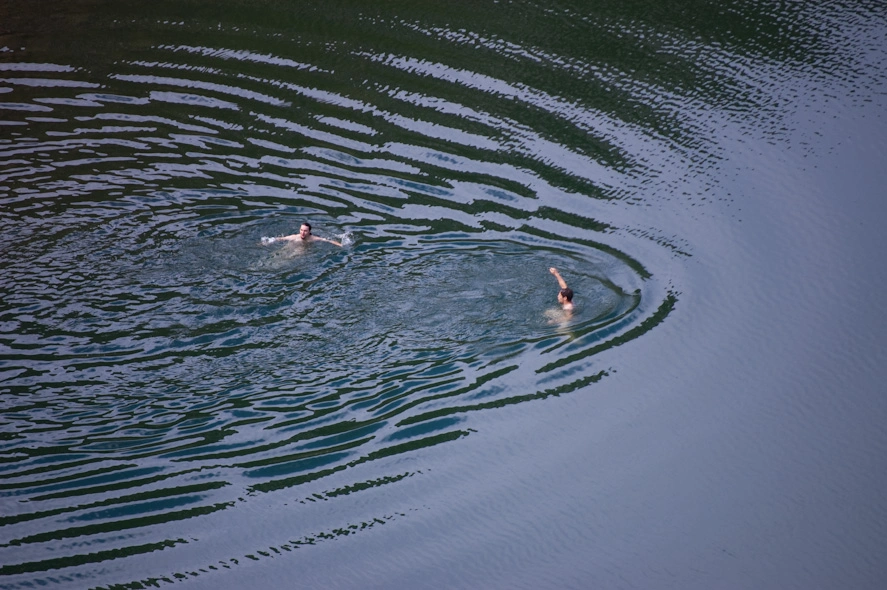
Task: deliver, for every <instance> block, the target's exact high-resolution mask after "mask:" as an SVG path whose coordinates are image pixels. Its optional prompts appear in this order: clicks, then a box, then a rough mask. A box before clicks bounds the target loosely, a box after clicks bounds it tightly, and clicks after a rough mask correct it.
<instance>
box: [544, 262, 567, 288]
mask: <svg viewBox="0 0 887 590" xmlns="http://www.w3.org/2000/svg"><path fill="white" fill-rule="evenodd" d="M548 272H550V273H551V274H553V275H554V278H556V279H557V284H558V285H560V287H561V289H566V288H567V281H565V280H564V277H562V276H561V273H559V272H558V271H557V269H556V268H555V267H553V266H552V267H551V268H549V269H548Z"/></svg>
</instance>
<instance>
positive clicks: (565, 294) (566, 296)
mask: <svg viewBox="0 0 887 590" xmlns="http://www.w3.org/2000/svg"><path fill="white" fill-rule="evenodd" d="M548 272H550V273H551V274H553V275H554V278H556V279H557V284H558V285H559V286H560V288H561V290H560V291H558V292H557V302H558V303H560V304H561V307H563V308H564V311H568V312H572V311H573V289H571V288H569V287H568V286H567V281H565V280H564V277H562V276H561V273H559V272H558V271H557V269H556V268H555V267H553V266H552V267H551V268H549V269H548Z"/></svg>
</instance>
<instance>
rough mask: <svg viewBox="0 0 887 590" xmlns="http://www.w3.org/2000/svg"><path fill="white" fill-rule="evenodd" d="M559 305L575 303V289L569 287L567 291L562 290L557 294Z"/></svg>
mask: <svg viewBox="0 0 887 590" xmlns="http://www.w3.org/2000/svg"><path fill="white" fill-rule="evenodd" d="M557 300H558V303H564V302H566V303H570V302H572V301H573V289H570V288H569V287H567V288H566V289H561V290H560V291H558V294H557Z"/></svg>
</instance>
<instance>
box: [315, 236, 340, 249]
mask: <svg viewBox="0 0 887 590" xmlns="http://www.w3.org/2000/svg"><path fill="white" fill-rule="evenodd" d="M311 237H312V238H314V239H315V240H320V241H321V242H328V243H330V244H332V245H333V246H338V247H340V248H341V247H342V244H340V243H339V242H337V241H336V240H328V239H326V238H321V237H320V236H311Z"/></svg>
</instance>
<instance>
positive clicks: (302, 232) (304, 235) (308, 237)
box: [274, 221, 342, 247]
mask: <svg viewBox="0 0 887 590" xmlns="http://www.w3.org/2000/svg"><path fill="white" fill-rule="evenodd" d="M274 240H275V241H277V240H286V241H287V242H329V243H330V244H333V245H335V246H339V247H341V246H342V244H340V243H339V242H337V241H335V240H328V239H326V238H321V237H320V236H315V235H314V234H312V233H311V224H310V223H308V222H307V221H306V222H305V223H303V224H302V226H301V227H300V228H299V233H297V234H292V235H289V236H282V237H279V238H275V239H274Z"/></svg>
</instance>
